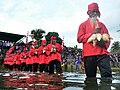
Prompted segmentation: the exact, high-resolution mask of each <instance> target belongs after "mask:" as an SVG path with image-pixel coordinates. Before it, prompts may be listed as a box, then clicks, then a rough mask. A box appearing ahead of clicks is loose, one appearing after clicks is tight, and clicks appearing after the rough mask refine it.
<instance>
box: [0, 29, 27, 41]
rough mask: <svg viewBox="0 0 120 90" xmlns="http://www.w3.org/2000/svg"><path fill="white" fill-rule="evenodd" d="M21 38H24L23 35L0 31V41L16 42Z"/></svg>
mask: <svg viewBox="0 0 120 90" xmlns="http://www.w3.org/2000/svg"><path fill="white" fill-rule="evenodd" d="M23 37H25V35H20V34H13V33H7V32H1V31H0V40H4V41H10V42H17V41H18V40H20V39H21V38H23Z"/></svg>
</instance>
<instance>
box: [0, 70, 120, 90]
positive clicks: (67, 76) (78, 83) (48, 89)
mask: <svg viewBox="0 0 120 90" xmlns="http://www.w3.org/2000/svg"><path fill="white" fill-rule="evenodd" d="M0 89H3V90H41V89H43V90H120V73H119V72H113V77H112V78H100V75H99V74H97V77H96V78H88V79H86V78H85V74H82V73H77V72H63V73H62V75H57V74H54V75H48V74H45V73H30V72H16V71H12V72H1V73H0Z"/></svg>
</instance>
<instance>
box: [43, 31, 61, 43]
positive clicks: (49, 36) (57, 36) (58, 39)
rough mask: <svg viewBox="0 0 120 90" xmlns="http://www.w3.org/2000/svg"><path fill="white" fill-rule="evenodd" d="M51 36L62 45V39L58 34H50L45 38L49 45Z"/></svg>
mask: <svg viewBox="0 0 120 90" xmlns="http://www.w3.org/2000/svg"><path fill="white" fill-rule="evenodd" d="M51 36H56V38H57V43H59V44H62V39H61V38H60V37H59V34H58V33H57V32H48V34H47V35H46V36H45V39H46V40H47V44H49V43H50V38H51Z"/></svg>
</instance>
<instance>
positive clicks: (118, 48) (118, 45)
mask: <svg viewBox="0 0 120 90" xmlns="http://www.w3.org/2000/svg"><path fill="white" fill-rule="evenodd" d="M110 52H111V53H114V52H120V42H119V41H115V42H114V43H113V44H112V46H111V49H110Z"/></svg>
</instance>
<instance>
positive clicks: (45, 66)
mask: <svg viewBox="0 0 120 90" xmlns="http://www.w3.org/2000/svg"><path fill="white" fill-rule="evenodd" d="M39 66H40V72H43V71H45V72H48V64H40V65H39Z"/></svg>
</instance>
